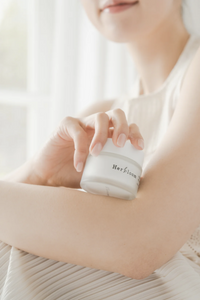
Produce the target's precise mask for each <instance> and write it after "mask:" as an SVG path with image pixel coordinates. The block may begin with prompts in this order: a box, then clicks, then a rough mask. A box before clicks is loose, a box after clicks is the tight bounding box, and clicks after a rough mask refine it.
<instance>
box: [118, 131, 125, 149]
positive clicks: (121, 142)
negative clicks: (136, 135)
mask: <svg viewBox="0 0 200 300" xmlns="http://www.w3.org/2000/svg"><path fill="white" fill-rule="evenodd" d="M125 143H126V135H125V134H124V133H121V134H120V135H119V137H118V139H117V145H118V146H120V147H123V146H124V144H125Z"/></svg>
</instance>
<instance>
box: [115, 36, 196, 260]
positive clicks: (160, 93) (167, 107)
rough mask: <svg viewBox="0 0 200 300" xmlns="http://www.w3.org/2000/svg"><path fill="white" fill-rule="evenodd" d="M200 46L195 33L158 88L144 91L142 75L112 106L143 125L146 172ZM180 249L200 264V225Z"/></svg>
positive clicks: (139, 125) (141, 128) (141, 129)
mask: <svg viewBox="0 0 200 300" xmlns="http://www.w3.org/2000/svg"><path fill="white" fill-rule="evenodd" d="M199 47H200V37H199V36H197V35H191V36H190V38H189V40H188V41H187V44H186V45H185V48H184V49H183V51H182V53H181V55H180V56H179V59H178V61H177V62H176V64H175V66H174V68H173V69H172V71H171V72H170V74H169V76H168V77H167V79H166V80H165V82H164V83H163V84H162V86H161V87H160V88H159V89H158V90H157V91H155V92H154V93H151V94H148V95H140V89H141V85H140V84H141V83H140V82H141V81H140V77H139V75H138V76H137V78H136V81H135V84H134V86H133V88H132V91H131V93H130V94H129V95H128V94H124V95H122V97H121V98H119V99H117V100H116V101H115V102H114V103H113V105H112V107H111V109H114V108H117V107H118V108H121V109H122V110H123V111H124V112H125V114H126V118H127V121H128V124H130V123H136V124H137V125H138V127H139V129H140V132H141V134H142V136H143V138H144V143H145V148H144V152H145V158H144V165H143V173H144V170H145V168H146V166H147V164H148V162H149V161H150V159H151V157H152V154H153V153H154V151H155V150H156V148H157V147H158V145H159V144H160V142H161V140H162V138H163V136H164V134H165V132H166V131H167V128H168V126H169V123H170V120H171V118H172V115H173V113H174V110H175V107H176V104H177V101H178V98H179V94H180V88H181V84H182V81H183V77H184V75H185V73H186V71H187V68H188V66H189V64H190V62H191V60H192V58H193V56H194V54H195V53H196V51H197V49H198V48H199ZM143 173H142V175H143ZM199 224H200V218H199ZM180 251H181V252H182V253H184V254H185V255H187V256H188V257H190V259H192V260H193V261H195V262H196V263H198V264H199V266H200V226H199V227H198V228H197V230H196V231H195V232H194V233H193V234H192V236H191V238H190V239H189V241H188V242H187V243H186V244H185V245H184V246H183V247H182V248H181V250H180Z"/></svg>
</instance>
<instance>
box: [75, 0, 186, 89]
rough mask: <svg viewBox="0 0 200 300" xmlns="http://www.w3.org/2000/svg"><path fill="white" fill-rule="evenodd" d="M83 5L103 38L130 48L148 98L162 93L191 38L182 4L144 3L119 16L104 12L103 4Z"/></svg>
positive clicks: (94, 0) (86, 1) (167, 0)
mask: <svg viewBox="0 0 200 300" xmlns="http://www.w3.org/2000/svg"><path fill="white" fill-rule="evenodd" d="M80 1H81V3H82V5H83V7H84V9H85V12H86V13H87V16H88V18H89V19H90V21H91V22H92V24H93V25H94V26H95V27H96V28H97V30H98V31H99V32H100V33H101V34H102V35H104V36H105V37H106V38H108V39H109V40H111V41H114V42H117V43H125V44H126V47H127V49H128V51H129V53H130V55H131V57H132V59H133V62H134V64H135V66H136V68H137V71H138V73H139V74H140V76H141V81H142V85H143V90H144V91H143V92H144V94H148V93H152V92H154V91H155V90H156V89H158V88H159V87H160V86H161V85H162V83H163V82H164V81H165V79H166V78H167V76H168V75H169V73H170V71H171V69H172V68H173V66H174V65H175V63H176V61H177V59H178V57H179V56H180V53H181V52H182V50H183V48H184V46H185V44H186V42H187V40H188V38H189V34H188V32H187V30H186V28H185V26H184V24H183V20H182V15H181V5H182V1H181V0H162V1H160V0H140V1H138V3H137V4H136V5H134V6H133V7H132V8H130V9H128V10H125V11H123V12H121V13H117V14H110V13H105V12H104V11H101V10H100V7H102V1H100V0H80ZM129 2H131V1H129ZM169 45H170V55H169ZM152 74H154V76H152Z"/></svg>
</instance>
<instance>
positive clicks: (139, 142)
mask: <svg viewBox="0 0 200 300" xmlns="http://www.w3.org/2000/svg"><path fill="white" fill-rule="evenodd" d="M138 146H140V147H141V148H142V149H144V140H143V139H139V140H138Z"/></svg>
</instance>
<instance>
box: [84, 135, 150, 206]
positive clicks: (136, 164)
mask: <svg viewBox="0 0 200 300" xmlns="http://www.w3.org/2000/svg"><path fill="white" fill-rule="evenodd" d="M143 161H144V150H138V149H136V148H135V147H134V146H133V145H132V144H131V142H130V140H127V141H126V143H125V145H124V146H123V147H117V146H115V145H114V143H113V141H112V138H108V139H107V141H106V143H105V145H104V147H103V149H102V150H101V152H100V153H99V154H98V156H92V155H91V154H90V153H89V154H88V157H87V159H86V163H85V167H84V170H83V173H82V177H81V181H80V186H81V188H82V189H83V190H85V191H86V192H89V193H92V194H99V195H104V196H110V197H116V198H121V199H126V200H132V199H134V198H135V197H136V194H137V191H138V186H139V183H140V176H141V173H142V165H143Z"/></svg>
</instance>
